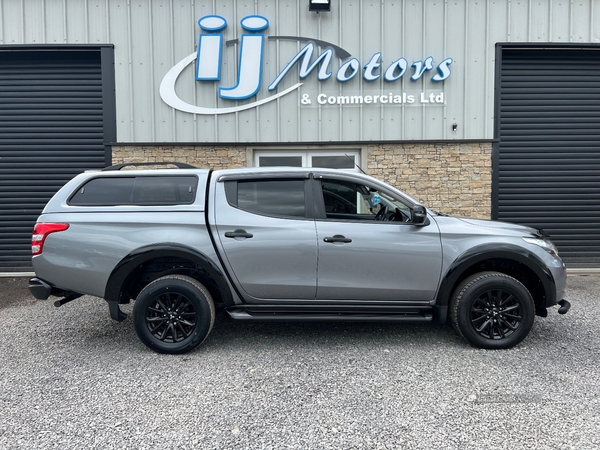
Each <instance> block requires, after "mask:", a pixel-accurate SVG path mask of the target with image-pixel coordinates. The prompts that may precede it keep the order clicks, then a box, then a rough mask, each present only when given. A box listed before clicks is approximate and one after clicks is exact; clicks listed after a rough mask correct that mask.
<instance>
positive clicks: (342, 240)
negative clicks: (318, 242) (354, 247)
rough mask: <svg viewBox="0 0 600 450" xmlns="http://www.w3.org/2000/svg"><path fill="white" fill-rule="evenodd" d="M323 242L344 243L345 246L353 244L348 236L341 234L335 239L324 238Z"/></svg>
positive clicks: (334, 237)
mask: <svg viewBox="0 0 600 450" xmlns="http://www.w3.org/2000/svg"><path fill="white" fill-rule="evenodd" d="M323 242H333V243H335V242H342V243H344V244H348V243H350V242H352V239H348V238H347V237H346V236H342V235H341V234H336V235H335V236H333V237H326V238H323Z"/></svg>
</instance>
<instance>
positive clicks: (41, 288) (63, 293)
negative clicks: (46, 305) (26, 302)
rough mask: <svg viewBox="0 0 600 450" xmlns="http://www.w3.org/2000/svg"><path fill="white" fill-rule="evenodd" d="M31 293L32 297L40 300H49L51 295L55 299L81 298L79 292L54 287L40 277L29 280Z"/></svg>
mask: <svg viewBox="0 0 600 450" xmlns="http://www.w3.org/2000/svg"><path fill="white" fill-rule="evenodd" d="M29 292H31V295H33V296H34V297H35V298H37V299H38V300H48V297H50V296H51V295H53V296H55V297H70V298H77V297H81V294H79V293H77V292H73V291H69V290H66V289H61V288H58V287H56V286H52V285H51V284H50V283H48V282H47V281H44V280H42V279H41V278H38V277H33V278H30V279H29Z"/></svg>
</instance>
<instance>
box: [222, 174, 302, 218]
mask: <svg viewBox="0 0 600 450" xmlns="http://www.w3.org/2000/svg"><path fill="white" fill-rule="evenodd" d="M225 189H226V193H227V200H228V202H229V204H231V205H232V206H236V207H238V208H240V209H243V210H245V211H248V212H252V213H258V214H264V215H272V216H288V217H306V200H305V180H260V181H256V180H251V181H227V182H226V188H225Z"/></svg>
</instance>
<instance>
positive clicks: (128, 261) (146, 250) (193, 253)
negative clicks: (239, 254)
mask: <svg viewBox="0 0 600 450" xmlns="http://www.w3.org/2000/svg"><path fill="white" fill-rule="evenodd" d="M160 257H177V258H182V259H187V260H190V261H191V262H193V263H195V264H198V266H199V267H201V268H202V269H203V270H205V271H206V272H207V273H208V275H209V276H210V277H211V278H212V279H213V280H214V282H215V284H216V285H217V288H218V289H219V291H220V292H221V296H222V300H223V304H224V305H225V306H233V305H234V300H233V296H232V294H231V290H230V288H229V284H228V283H227V281H226V278H225V275H224V274H223V272H222V271H221V269H220V268H219V267H217V265H216V264H215V263H214V262H213V261H212V260H211V258H210V257H208V256H207V255H205V254H204V253H202V252H199V251H197V250H195V249H193V248H191V247H187V246H185V245H181V244H176V243H162V244H153V245H147V246H143V247H140V248H137V249H135V250H134V251H132V252H131V253H129V254H128V255H127V256H125V257H124V258H123V259H121V261H120V262H119V263H118V264H117V265H116V266H115V268H114V269H113V270H112V272H111V274H110V276H109V278H108V281H107V283H106V289H105V293H104V298H105V300H107V301H109V302H118V301H119V299H120V295H121V291H122V287H123V285H124V283H125V282H126V281H127V279H128V278H129V276H130V275H131V273H132V272H133V271H134V270H135V269H136V268H137V267H139V266H140V265H141V264H144V263H145V262H148V261H150V260H152V259H155V258H160Z"/></svg>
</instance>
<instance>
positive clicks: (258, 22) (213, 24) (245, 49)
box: [196, 16, 269, 100]
mask: <svg viewBox="0 0 600 450" xmlns="http://www.w3.org/2000/svg"><path fill="white" fill-rule="evenodd" d="M240 24H241V26H242V28H243V29H244V30H247V31H251V32H252V31H253V32H257V31H262V30H265V29H267V28H268V26H269V21H268V20H267V19H266V18H265V17H262V16H246V17H244V18H243V19H242V20H241V22H240ZM198 25H199V26H200V28H202V29H203V30H204V31H207V32H216V31H221V30H223V29H225V28H226V27H227V21H226V20H225V19H224V18H223V17H221V16H204V17H202V18H201V19H200V20H198ZM264 39H265V37H264V35H262V34H242V39H241V45H240V60H239V64H238V81H237V84H236V85H235V86H234V87H231V88H219V97H221V98H225V99H228V100H243V99H246V98H249V97H252V96H253V95H255V94H256V93H257V92H258V90H259V89H260V84H261V78H262V59H263V45H264ZM222 49H223V35H222V34H220V33H218V34H217V33H211V34H201V35H200V38H199V41H198V56H197V58H196V80H198V81H218V80H220V79H221V55H222Z"/></svg>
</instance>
